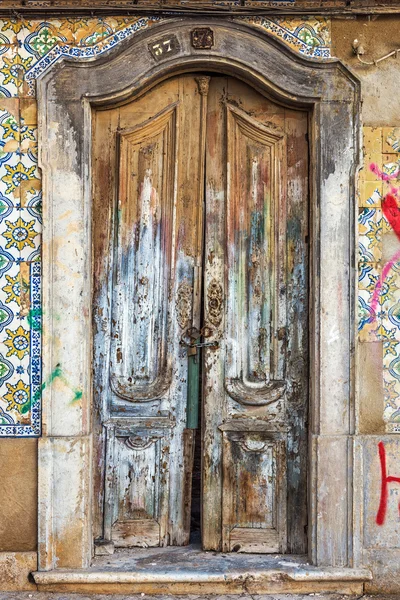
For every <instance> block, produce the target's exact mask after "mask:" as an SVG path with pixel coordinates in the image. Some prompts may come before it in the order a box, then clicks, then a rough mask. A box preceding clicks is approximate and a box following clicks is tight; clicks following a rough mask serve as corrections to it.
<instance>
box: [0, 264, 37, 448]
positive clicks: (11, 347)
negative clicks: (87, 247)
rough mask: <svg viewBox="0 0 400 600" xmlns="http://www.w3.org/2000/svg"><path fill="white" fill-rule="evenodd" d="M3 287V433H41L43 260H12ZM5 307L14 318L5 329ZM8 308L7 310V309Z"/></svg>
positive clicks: (0, 356) (0, 405)
mask: <svg viewBox="0 0 400 600" xmlns="http://www.w3.org/2000/svg"><path fill="white" fill-rule="evenodd" d="M3 283H4V285H2V286H0V289H1V292H0V350H3V352H0V436H32V435H33V436H37V435H39V434H40V397H41V296H40V262H35V263H29V262H21V263H13V266H12V268H10V269H9V271H8V273H7V274H6V275H5V277H4V278H3ZM2 310H3V311H4V312H5V314H6V315H8V313H10V312H11V311H12V315H13V317H12V320H11V322H10V323H8V324H7V326H4V327H3V328H2V325H1V318H2ZM6 311H8V313H7V312H6Z"/></svg>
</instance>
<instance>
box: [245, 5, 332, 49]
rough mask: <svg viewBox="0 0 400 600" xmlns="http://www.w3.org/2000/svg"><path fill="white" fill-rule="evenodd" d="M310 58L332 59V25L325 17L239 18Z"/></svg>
mask: <svg viewBox="0 0 400 600" xmlns="http://www.w3.org/2000/svg"><path fill="white" fill-rule="evenodd" d="M237 20H239V21H241V22H245V23H247V24H248V25H251V26H252V27H257V28H260V29H263V30H264V31H266V32H268V33H269V34H270V35H272V37H275V38H277V39H279V40H280V41H282V42H284V43H285V44H286V45H287V46H289V48H291V49H292V50H294V51H295V52H298V53H300V54H303V55H304V56H308V57H310V58H319V59H322V58H330V56H331V51H330V45H331V24H330V19H327V18H325V17H310V18H307V17H301V18H298V17H282V18H281V17H258V16H253V17H239V18H238V19H237Z"/></svg>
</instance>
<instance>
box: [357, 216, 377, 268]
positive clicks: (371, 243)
mask: <svg viewBox="0 0 400 600" xmlns="http://www.w3.org/2000/svg"><path fill="white" fill-rule="evenodd" d="M382 227H383V223H382V211H381V210H380V209H377V208H369V207H368V208H366V207H364V208H360V209H359V214H358V244H359V262H367V263H378V262H380V261H381V258H382Z"/></svg>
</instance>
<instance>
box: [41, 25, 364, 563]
mask: <svg viewBox="0 0 400 600" xmlns="http://www.w3.org/2000/svg"><path fill="white" fill-rule="evenodd" d="M195 27H210V28H211V29H212V30H213V32H214V46H213V47H212V48H211V49H208V50H204V49H196V48H194V47H193V46H192V43H191V32H192V30H193V29H194V28H195ZM171 36H175V41H176V42H177V43H176V47H175V52H174V53H172V52H171V53H166V54H164V55H163V56H161V57H158V56H157V57H155V56H154V53H152V52H151V51H150V50H149V48H152V46H154V44H157V43H159V42H160V40H161V41H162V40H163V39H170V38H171ZM204 70H207V71H216V72H221V73H224V74H231V75H234V76H236V77H239V78H241V79H243V80H245V81H246V82H248V83H249V84H251V85H253V86H254V87H256V88H257V89H259V90H261V91H262V92H263V93H265V94H268V95H270V96H271V97H273V98H274V99H275V100H276V101H278V102H281V103H284V104H290V105H294V106H301V107H303V108H304V107H308V108H309V109H310V132H311V140H310V142H311V154H312V156H311V164H312V173H311V205H312V206H311V227H312V240H311V291H310V293H311V295H310V301H311V328H312V331H311V335H310V339H311V374H310V378H311V385H310V389H311V411H310V415H311V419H310V421H311V422H310V437H311V444H310V447H311V458H310V478H309V479H310V516H309V520H310V528H309V530H310V544H309V546H310V553H311V559H312V561H313V562H314V564H319V565H329V566H351V565H352V564H353V551H352V547H353V542H352V516H351V515H352V481H351V479H350V477H349V472H351V457H352V434H353V433H354V417H353V394H354V385H353V371H354V369H353V354H354V335H353V328H354V296H355V289H356V278H355V226H354V222H355V211H356V206H355V194H354V179H355V170H356V167H357V164H358V154H359V123H358V114H359V83H358V81H357V80H356V79H355V77H354V76H353V75H352V74H351V73H350V72H349V71H348V70H347V69H346V68H345V67H344V66H343V65H342V64H341V63H340V62H339V61H336V60H332V61H326V62H315V61H311V60H309V59H305V58H302V57H300V56H298V55H296V54H294V53H293V52H292V51H291V50H289V49H288V48H286V47H284V46H283V45H281V44H280V43H279V42H277V41H276V40H273V39H271V38H269V37H268V36H267V34H263V33H262V32H260V31H259V30H255V29H252V28H250V27H248V26H247V25H244V24H239V23H236V22H234V21H230V20H227V19H226V18H221V19H218V18H207V19H201V18H196V19H189V18H187V19H171V20H169V21H166V20H165V21H162V22H160V23H159V24H156V25H153V26H152V27H151V28H150V29H148V30H146V31H143V32H139V33H136V34H135V36H134V37H133V38H132V39H130V40H127V41H126V42H125V43H122V44H121V45H120V46H119V47H117V48H115V49H114V50H112V51H111V52H110V53H109V54H108V55H107V56H102V57H101V58H98V59H96V60H94V61H87V62H82V61H75V62H72V61H69V60H68V61H67V60H65V61H64V62H62V63H60V64H58V65H56V66H55V67H53V68H52V69H51V70H50V71H48V72H47V73H46V74H44V75H43V76H42V77H41V78H40V80H39V81H38V85H37V93H38V103H39V128H40V165H41V168H42V171H43V192H44V201H43V208H44V230H43V266H44V272H43V315H44V325H43V327H44V339H43V381H50V380H51V377H50V374H51V373H52V371H53V370H54V368H55V365H60V366H61V368H62V369H63V373H64V381H67V382H68V386H67V385H64V384H63V385H62V386H57V385H51V386H47V387H46V389H45V390H44V392H43V432H44V435H43V438H42V439H41V440H40V442H39V448H40V450H39V490H40V492H39V569H40V570H52V569H55V568H69V569H74V568H85V567H87V566H88V565H89V564H90V560H91V556H92V540H91V537H92V532H91V487H92V486H91V478H92V476H91V468H92V466H91V465H92V460H91V452H92V441H91V411H92V402H91V396H92V392H91V357H92V335H91V310H90V308H91V294H92V289H91V193H90V190H91V182H90V165H91V104H98V103H108V102H110V103H111V102H112V103H113V102H116V101H120V100H124V99H126V98H128V97H129V96H131V95H134V94H136V93H138V92H140V91H141V90H144V89H145V88H147V87H148V86H151V85H153V84H155V83H156V82H158V81H160V80H162V79H165V78H167V77H169V76H171V75H172V74H176V73H181V72H187V71H191V72H193V71H204ZM71 390H79V391H80V392H82V396H81V399H80V400H79V401H77V402H71ZM332 456H334V457H335V460H334V461H333V460H332ZM328 506H329V512H328V510H327V507H328Z"/></svg>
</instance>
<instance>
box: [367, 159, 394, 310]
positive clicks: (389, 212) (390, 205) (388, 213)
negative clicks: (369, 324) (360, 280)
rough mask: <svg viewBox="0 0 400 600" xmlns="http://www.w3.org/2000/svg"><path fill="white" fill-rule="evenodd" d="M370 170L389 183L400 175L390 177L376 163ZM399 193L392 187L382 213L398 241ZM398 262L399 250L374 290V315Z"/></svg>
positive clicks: (386, 197) (384, 270) (385, 198)
mask: <svg viewBox="0 0 400 600" xmlns="http://www.w3.org/2000/svg"><path fill="white" fill-rule="evenodd" d="M370 169H371V171H372V172H373V173H375V175H377V176H378V177H379V178H380V179H382V180H383V181H387V182H388V181H393V180H394V179H397V176H398V175H399V173H400V169H397V170H396V172H395V173H393V174H391V175H388V174H387V173H384V172H383V171H381V169H379V167H378V165H376V164H375V163H372V164H371V165H370ZM397 192H398V189H397V188H393V187H392V189H391V191H390V193H388V194H386V196H385V197H384V199H383V200H382V212H383V214H384V215H385V217H386V219H387V220H388V222H389V224H390V226H391V227H392V229H393V231H394V232H395V234H396V235H397V237H398V239H399V240H400V208H399V206H398V204H397V199H396V198H397ZM398 260H400V250H398V251H397V252H396V254H394V256H392V258H391V259H390V260H389V261H388V262H387V263H386V264H385V265H384V267H383V269H382V276H381V278H380V280H379V281H378V282H377V284H376V286H375V289H374V293H373V294H372V300H371V309H372V311H373V314H374V315H376V309H377V308H378V303H379V295H380V293H381V290H382V283H383V282H384V281H385V279H386V277H387V276H388V274H389V272H390V271H391V269H392V267H393V265H394V264H395V263H396V262H397V261H398Z"/></svg>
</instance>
